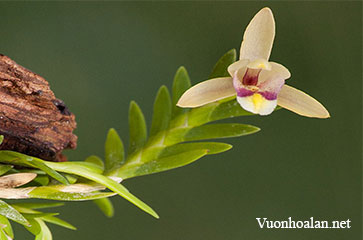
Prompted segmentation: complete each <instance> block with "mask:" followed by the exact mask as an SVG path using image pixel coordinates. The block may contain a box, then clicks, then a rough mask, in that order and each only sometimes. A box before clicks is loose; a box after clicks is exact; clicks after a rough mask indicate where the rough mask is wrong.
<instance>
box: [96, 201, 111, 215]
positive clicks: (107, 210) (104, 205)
mask: <svg viewBox="0 0 363 240" xmlns="http://www.w3.org/2000/svg"><path fill="white" fill-rule="evenodd" d="M93 202H94V203H95V204H96V205H97V206H98V207H99V209H101V211H102V212H103V213H104V214H105V215H106V217H112V216H113V215H114V209H113V205H112V202H111V200H110V199H109V198H100V199H97V200H94V201H93Z"/></svg>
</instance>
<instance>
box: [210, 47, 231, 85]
mask: <svg viewBox="0 0 363 240" xmlns="http://www.w3.org/2000/svg"><path fill="white" fill-rule="evenodd" d="M236 58H237V52H236V49H231V50H229V51H228V52H227V53H226V54H224V55H223V56H222V57H221V58H220V59H219V60H218V62H217V63H216V65H215V66H214V68H213V70H212V73H211V74H210V76H209V78H218V77H228V76H229V73H228V71H227V68H228V66H229V65H231V64H232V63H234V62H235V61H236Z"/></svg>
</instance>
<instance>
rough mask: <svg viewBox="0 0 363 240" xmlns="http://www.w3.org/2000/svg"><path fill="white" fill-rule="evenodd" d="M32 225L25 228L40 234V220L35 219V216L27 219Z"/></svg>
mask: <svg viewBox="0 0 363 240" xmlns="http://www.w3.org/2000/svg"><path fill="white" fill-rule="evenodd" d="M27 220H28V221H29V223H30V224H31V226H25V229H26V230H28V231H29V232H30V233H31V234H33V235H35V236H36V235H38V234H40V233H41V227H40V225H39V222H38V221H37V220H35V219H34V218H28V219H27Z"/></svg>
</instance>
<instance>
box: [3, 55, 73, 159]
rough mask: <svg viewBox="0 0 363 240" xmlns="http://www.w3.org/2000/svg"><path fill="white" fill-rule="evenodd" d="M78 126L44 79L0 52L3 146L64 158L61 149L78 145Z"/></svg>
mask: <svg viewBox="0 0 363 240" xmlns="http://www.w3.org/2000/svg"><path fill="white" fill-rule="evenodd" d="M75 128H76V121H75V117H74V115H73V114H72V113H71V112H70V111H69V110H68V108H67V106H66V105H65V104H64V102H63V101H62V100H59V99H57V98H55V96H54V93H53V92H52V91H51V90H50V88H49V84H48V82H47V81H46V80H45V79H44V78H42V77H41V76H39V75H37V74H35V73H33V72H31V71H29V70H27V69H26V68H24V67H22V66H20V65H18V64H16V63H15V62H14V61H13V60H11V59H10V58H9V57H6V56H4V55H2V54H0V134H1V135H4V142H3V143H2V144H1V145H0V149H2V150H13V151H17V152H21V153H24V154H27V155H31V156H35V157H39V158H41V159H44V160H49V161H65V160H66V158H65V157H64V156H63V155H62V153H61V152H62V150H63V149H66V148H71V149H74V148H76V145H77V136H76V135H74V134H73V133H72V132H73V130H74V129H75Z"/></svg>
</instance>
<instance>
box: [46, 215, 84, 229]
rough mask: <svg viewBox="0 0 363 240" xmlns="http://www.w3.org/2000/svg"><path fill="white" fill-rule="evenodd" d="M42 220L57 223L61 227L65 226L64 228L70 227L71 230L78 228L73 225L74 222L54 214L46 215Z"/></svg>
mask: <svg viewBox="0 0 363 240" xmlns="http://www.w3.org/2000/svg"><path fill="white" fill-rule="evenodd" d="M42 220H44V221H46V222H49V223H52V224H55V225H58V226H61V227H64V228H68V229H71V230H77V228H76V227H75V226H73V225H72V224H70V223H68V222H66V221H64V220H62V219H60V218H57V217H54V216H45V217H42Z"/></svg>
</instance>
